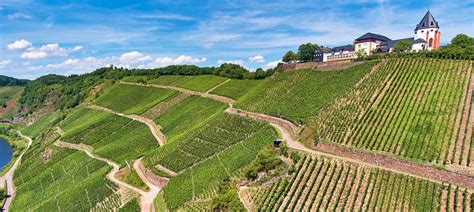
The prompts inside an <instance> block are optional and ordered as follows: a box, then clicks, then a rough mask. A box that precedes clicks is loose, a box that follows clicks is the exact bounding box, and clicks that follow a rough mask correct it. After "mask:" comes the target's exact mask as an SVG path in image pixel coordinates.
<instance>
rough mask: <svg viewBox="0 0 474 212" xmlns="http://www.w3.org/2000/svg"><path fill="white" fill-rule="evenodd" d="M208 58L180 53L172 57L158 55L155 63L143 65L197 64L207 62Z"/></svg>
mask: <svg viewBox="0 0 474 212" xmlns="http://www.w3.org/2000/svg"><path fill="white" fill-rule="evenodd" d="M206 61H207V58H205V57H203V58H194V57H191V56H188V55H180V56H178V57H176V58H172V57H158V58H156V59H155V61H154V63H153V64H147V65H146V66H143V67H150V65H151V67H153V66H155V67H156V66H158V67H164V66H168V65H182V64H196V63H202V62H206Z"/></svg>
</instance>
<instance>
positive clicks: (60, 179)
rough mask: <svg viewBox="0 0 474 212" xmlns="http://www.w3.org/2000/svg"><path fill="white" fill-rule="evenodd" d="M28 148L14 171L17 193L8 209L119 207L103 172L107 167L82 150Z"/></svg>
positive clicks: (103, 208)
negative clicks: (46, 153)
mask: <svg viewBox="0 0 474 212" xmlns="http://www.w3.org/2000/svg"><path fill="white" fill-rule="evenodd" d="M48 149H49V150H47V151H49V152H50V153H51V154H50V155H49V156H48V157H47V159H46V158H44V155H43V156H42V154H41V153H43V152H44V151H46V149H44V148H39V149H36V150H33V151H30V152H29V154H28V157H27V159H26V160H24V161H23V165H22V166H20V167H19V169H18V170H17V171H16V173H15V184H16V187H17V195H16V196H15V198H14V200H13V204H12V208H11V211H88V210H92V209H94V208H97V209H100V210H114V209H116V208H118V207H120V205H121V203H120V199H119V198H118V196H117V195H116V194H115V192H116V190H117V187H116V186H115V185H114V184H113V183H112V182H110V181H108V180H106V178H105V176H106V174H107V173H108V172H109V170H110V168H109V167H108V166H107V164H105V163H103V162H100V161H97V160H94V159H92V158H90V157H89V156H87V155H86V154H84V153H82V152H79V151H74V150H67V149H56V148H54V149H52V148H48Z"/></svg>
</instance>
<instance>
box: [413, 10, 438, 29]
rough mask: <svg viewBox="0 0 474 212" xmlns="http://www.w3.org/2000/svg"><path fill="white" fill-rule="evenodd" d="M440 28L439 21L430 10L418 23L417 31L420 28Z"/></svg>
mask: <svg viewBox="0 0 474 212" xmlns="http://www.w3.org/2000/svg"><path fill="white" fill-rule="evenodd" d="M427 28H439V25H438V22H437V21H436V20H435V19H434V18H433V15H431V12H430V11H429V10H428V12H426V14H425V16H423V18H422V19H421V21H420V23H419V24H417V25H416V28H415V31H416V30H419V29H427Z"/></svg>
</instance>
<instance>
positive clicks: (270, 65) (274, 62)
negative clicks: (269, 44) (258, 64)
mask: <svg viewBox="0 0 474 212" xmlns="http://www.w3.org/2000/svg"><path fill="white" fill-rule="evenodd" d="M281 62H282V61H281V60H277V61H272V62H269V63H267V65H265V68H266V69H269V68H275V67H276V66H277V65H278V63H281Z"/></svg>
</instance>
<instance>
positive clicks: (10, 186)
mask: <svg viewBox="0 0 474 212" xmlns="http://www.w3.org/2000/svg"><path fill="white" fill-rule="evenodd" d="M17 132H18V134H19V135H20V136H21V137H22V138H23V139H26V140H27V141H28V144H27V146H26V149H25V150H24V151H23V152H22V153H21V155H20V156H19V157H18V158H17V159H16V161H15V163H14V164H13V166H12V167H10V170H8V172H7V173H5V175H3V176H1V177H0V183H3V182H6V186H7V195H9V197H8V198H7V200H6V201H5V204H4V205H3V210H5V211H6V212H8V209H9V208H10V205H11V204H12V201H13V197H14V196H15V191H16V189H15V184H14V182H13V175H14V174H15V170H16V169H17V168H18V165H19V164H20V163H21V158H23V155H24V154H25V153H26V151H28V149H29V148H30V146H31V144H32V143H33V139H31V138H30V137H28V136H25V135H23V134H21V132H20V131H17Z"/></svg>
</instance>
